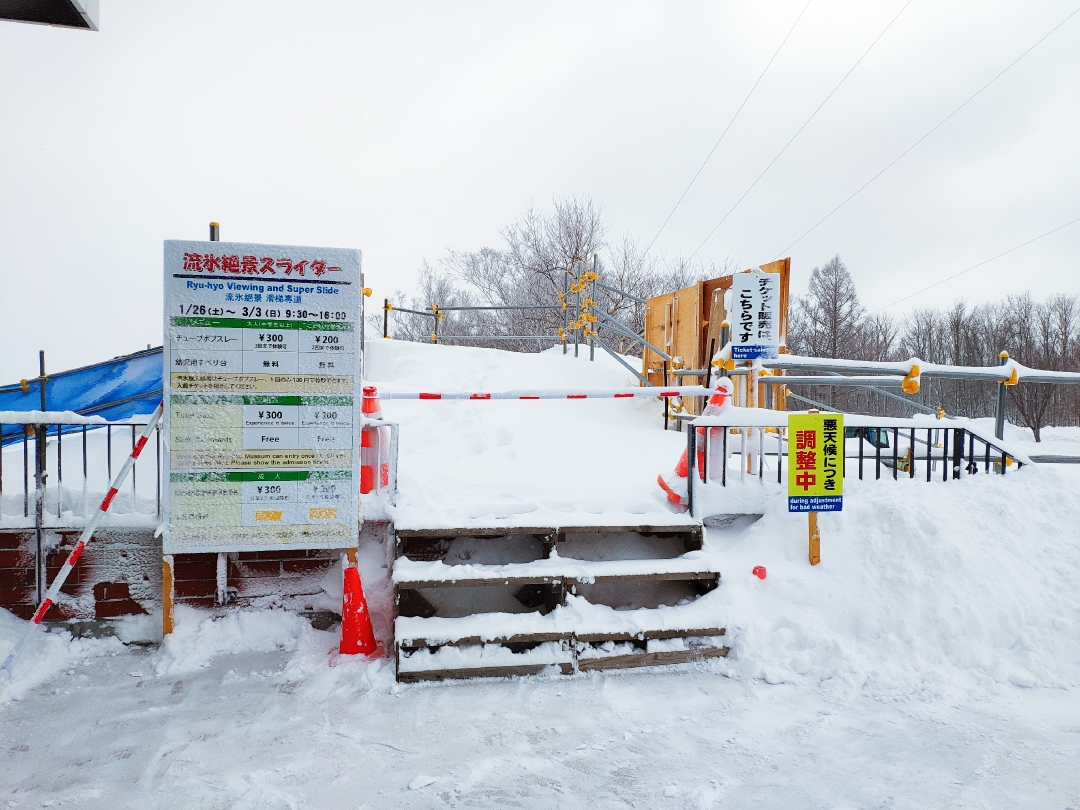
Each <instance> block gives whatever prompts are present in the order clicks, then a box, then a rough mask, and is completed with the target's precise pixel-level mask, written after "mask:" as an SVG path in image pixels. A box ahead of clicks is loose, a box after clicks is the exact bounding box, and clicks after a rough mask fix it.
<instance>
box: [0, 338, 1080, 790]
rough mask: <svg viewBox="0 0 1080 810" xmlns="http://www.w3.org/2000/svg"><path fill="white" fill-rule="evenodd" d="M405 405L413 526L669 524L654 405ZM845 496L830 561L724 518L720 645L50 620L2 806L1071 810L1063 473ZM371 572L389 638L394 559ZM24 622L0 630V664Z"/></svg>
mask: <svg viewBox="0 0 1080 810" xmlns="http://www.w3.org/2000/svg"><path fill="white" fill-rule="evenodd" d="M368 363H369V376H371V377H372V378H373V379H375V380H377V381H378V383H379V384H380V385H381V386H382V385H385V386H388V387H389V386H401V387H402V389H403V390H404V389H405V388H406V387H415V388H420V387H423V388H425V389H429V390H430V389H432V388H435V387H436V386H445V387H447V388H449V386H450V384H451V383H453V384H454V388H455V389H456V390H462V389H465V388H477V387H481V386H483V387H484V388H485V389H487V390H493V389H496V388H503V387H506V388H509V387H512V386H514V387H523V386H524V384H525V383H526V381H527V382H528V384H529V385H532V386H534V387H535V386H538V385H543V384H554V383H555V382H558V383H559V384H560V385H564V386H565V385H577V384H584V383H589V384H590V385H591V386H592V387H598V386H600V385H607V384H620V385H621V384H625V378H624V377H622V378H618V379H617V380H616V379H615V378H616V377H617V375H618V374H620V373H622V374H625V372H619V371H618V370H617V369H616V368H612V367H611V366H610V365H603V364H601V361H600V360H599V359H598V360H597V363H595V364H591V365H590V364H589V363H588V361H587V359H586V360H584V361H582V360H581V359H579V360H577V361H575V360H573V359H572V358H563V357H562V356H561V355H555V354H548V355H540V356H525V357H522V356H520V355H512V354H509V353H504V352H497V351H483V350H477V349H461V348H449V347H429V346H416V345H413V344H392V345H390V344H383V343H382V342H381V341H379V342H377V343H376V344H375V346H374V347H373V350H372V351H370V352H369V354H368ZM560 368H561V369H563V372H564V374H563V376H560V371H559V370H560ZM545 380H550V381H552V382H551V383H545V382H544V381H545ZM496 405H499V406H500V407H502V408H503V410H501V411H496V410H491V411H488V410H484V409H488V408H492V409H493V408H494V406H496ZM392 406H393V410H391V407H388V406H387V405H384V411H385V413H386V416H387V418H388V419H392V420H396V421H400V422H401V424H402V430H403V433H402V480H403V488H402V494H403V495H405V494H406V493H407V492H408V493H412V492H421V491H422V493H423V495H422V496H420V495H417V496H415V497H416V501H415V502H413V501H412V500H411V499H412V497H414V496H413V495H410V496H409V497H410V501H409V502H408V503H404V504H401V505H400V506H399V509H400V510H401V512H400V514H402V515H408V516H411V518H412V519H415V520H417V521H419V520H421V519H422V518H423V516H424V515H425V514H428V515H432V516H435V517H436V518H438V519H442V520H451V519H455V517H456V516H457V515H459V514H462V511H461V510H462V509H463V508H464V509H465V510H466V511H468V510H472V512H474V513H476V517H475V518H473V519H475V520H477V521H481V520H488V521H490V520H496V519H500V518H499V517H498V516H499V515H507V517H505V518H501V519H504V520H512V519H517V518H516V517H515V515H518V514H521V515H522V516H523V517H522V518H521V519H522V520H525V517H524V515H526V514H535V513H542V514H543V515H544V516H545V519H547V517H551V518H552V519H555V518H558V519H559V521H560V522H563V521H564V518H563V516H564V515H567V514H569V515H571V516H573V521H574V523H580V522H582V520H581V518H582V516H583V515H588V514H593V513H590V512H587V511H585V510H584V508H583V504H586V505H587V504H590V503H591V504H592V505H593V506H594V507H595V508H596V509H598V510H599V511H598V512H596V513H595V514H596V515H597V516H599V519H603V517H604V516H605V514H606V513H607V510H608V509H609V508H610V509H611V514H615V515H619V516H620V517H619V519H620V520H624V519H625V516H626V515H631V514H637V513H635V512H633V511H632V510H634V509H642V510H645V512H646V513H648V514H655V515H658V516H659V515H661V514H666V515H667V516H668V518H669V519H671V518H676V517H677V516H674V515H671V514H670V513H664V512H660V511H657V510H658V509H662V508H663V504H662V503H661V502H660V501H658V500H656V499H654V498H653V492H652V490H653V489H655V488H656V487H655V479H656V475H657V473H658V472H661V471H664V472H666V471H668V470H670V468H671V466H673V464H674V461H675V459H676V458H677V455H678V453H679V452H680V450H681V448H682V447H683V446H685V445H684V443H683V441H684V439H685V434H678V433H670V434H664V433H663V431H662V430H660V413H661V412H660V410H659V408H660V406H659V405H658V403H653V402H649V401H637V400H635V401H620V402H602V401H601V402H588V401H585V402H580V401H577V402H568V403H543V402H540V403H536V402H523V403H505V404H504V403H439V402H433V403H410V402H400V403H399V402H395V403H392ZM545 406H546V409H545ZM601 406H604V407H601ZM423 408H427V409H428V410H427V411H423V410H422V409H423ZM454 409H457V410H454ZM521 414H526V416H522V415H521ZM500 430H503V431H506V433H505V434H500V433H499V431H500ZM507 434H508V435H509V437H510V438H509V440H507V441H505V442H502V440H501V439H500V438H499V436H500V435H502V436H503V437H505V436H506V435H507ZM567 434H569V436H570V439H572V440H573V441H568V442H567V445H566V446H565V447H564V446H563V445H560V444H559V443H558V442H557V441H555V440H554V439H552V438H551V437H552V436H556V437H557V436H566V435H567ZM1052 436H1053V440H1054V441H1055V442H1059V443H1061V444H1063V445H1064V444H1076V445H1080V431H1068V430H1060V431H1055V432H1053V434H1052ZM583 437H594V440H590V442H589V443H588V444H587V446H583V445H582V439H583ZM1009 438H1012V439H1014V440H1021V439H1022V438H1023V437H1022V436H1021V435H1020V432H1019V431H1016V432H1015V434H1013V433H1011V434H1010V436H1009ZM556 449H557V450H558V451H559V452H556ZM1028 449H1029V452H1031V447H1030V445H1028ZM562 451H565V459H564V457H563V456H562V455H561V453H562ZM564 461H565V464H564ZM552 470H556V471H561V475H563V476H564V477H562V478H560V477H551V476H550V475H549V473H551V471H552ZM444 477H445V480H443V479H444ZM406 479H408V480H409V481H411V482H413V483H412V484H410V488H409V489H406V487H405V485H404V482H405V481H406ZM612 482H614V483H612ZM846 485H847V486H846V489H847V491H846V492H845V499H844V511H843V512H841V513H831V514H824V515H822V516H821V518H820V526H821V534H822V562H821V564H820V565H818V566H815V567H811V566H810V565H809V564H808V562H807V559H806V532H807V529H806V517H805V515H797V514H791V513H788V512H787V511H786V504H785V503H784V500H783V498H782V496H774V497H767V498H764V499H763V500H762V502H763V504H764V505H763V508H762V509H761V510H760V512H762V513H763V514H762V515H761V517H760V518H758V517H756V516H744V517H734V518H725V519H722V520H717V521H710V523H709V524H708V528H707V530H706V531H707V540H708V544H709V548H710V553H711V554H713V555H715V559H716V560H717V562H718V566H719V568H720V570H721V572H722V579H721V584H720V587H719V588H718V589H717V590H715V591H713V592H712V593H710V594H709V595H708V596H707V597H705V598H703V599H701V600H699V601H698V602H695V603H691V605H689V607H693V608H694V610H695V611H697V612H698V613H700V614H701V615H695V617H694V622H695V623H701V624H703V625H704V624H709V623H711V624H714V625H715V626H717V627H724V628H726V630H727V633H726V635H725V636H724V639H723V642H724V643H725V644H728V645H730V647H731V654H730V656H729V658H727V659H714V660H710V661H707V662H702V663H697V664H687V665H682V666H675V667H664V668H658V669H653V670H629V671H625V672H606V673H592V674H582V675H576V676H562V675H555V674H547V673H545V674H542V675H539V676H534V677H530V678H523V679H506V680H486V681H473V682H461V683H444V684H420V685H399V684H397V683H395V679H394V670H393V664H392V661H391V660H390V659H388V658H377V659H374V660H372V661H365V660H359V659H354V658H349V657H343V656H339V655H338V654H337V652H336V650H337V643H338V635H337V632H336V628H332V629H331V630H330V631H318V630H314V629H312V628H311V626H310V625H309V624H308V623H307V622H306V621H305V620H303V619H301V618H299V617H297V616H296V615H295V614H292V613H289V612H286V611H281V610H249V611H238V612H232V613H229V614H227V615H225V616H222V617H218V618H215V617H214V616H212V615H211V614H209V613H206V612H199V611H195V610H191V609H188V610H181V611H180V612H178V616H177V618H178V626H177V630H176V632H175V633H174V634H173V635H171V636H170V637H169V638H168V640H167V641H166V642H165V643H164V644H161V645H160V646H135V645H125V644H124V643H122V640H124V641H132V640H135V639H138V638H140V637H144V638H150V639H152V638H153V636H154V627H155V622H156V621H157V619H158V617H149V618H147V617H138V619H136V620H133V621H132V622H129V623H127V624H126V625H125V626H124V627H123V628H122V632H121V634H120V636H121V638H112V639H103V640H85V639H73V638H70V637H69V636H68V634H67V633H66V632H63V631H53V632H49V633H46V632H44V631H39V632H38V633H37V637H36V638H35V640H34V642H33V644H31V646H30V647H29V649H28V651H27V654H26V655H25V657H24V658H23V659H22V660H21V661H20V662H19V664H18V665H17V666H16V667H15V671H14V675H13V678H12V679H11V680H10V681H5V682H0V735H2V739H0V750H2V751H4V758H5V767H4V769H3V770H2V772H0V788H2V790H0V806H4V805H3V804H2V803H3V802H6V803H7V804H6V806H8V807H13V808H22V807H41V806H77V807H90V808H98V807H100V808H116V807H138V808H147V807H150V808H157V807H161V808H172V807H176V808H189V807H237V808H278V807H280V808H339V807H340V808H350V809H352V808H361V807H369V808H375V807H380V808H382V807H386V808H392V807H393V808H396V807H418V808H427V807H490V808H503V807H530V808H531V807H552V808H554V807H559V808H566V807H581V808H595V807H634V806H636V807H672V808H720V807H767V808H794V807H798V808H837V807H841V808H864V807H873V808H925V807H977V808H1017V807H1020V808H1062V809H1064V808H1074V809H1075V808H1080V776H1078V769H1077V763H1078V762H1080V499H1078V498H1077V497H1076V493H1077V491H1078V487H1080V469H1077V467H1075V466H1071V465H1059V466H1050V465H1041V466H1040V465H1025V467H1024V468H1023V469H1022V470H1018V471H1011V472H1010V473H1009V474H1008V475H1007V476H1004V477H1002V476H994V475H984V474H980V475H976V476H971V477H965V478H964V479H962V480H960V481H949V482H942V481H934V482H932V483H927V482H925V481H919V480H908V479H903V478H902V479H900V480H899V481H893V480H892V479H891V478H888V477H886V478H883V479H882V480H880V481H874V480H867V481H863V482H859V481H857V480H852V479H849V480H848V481H847V482H846ZM459 501H460V502H464V503H467V504H470V505H469V506H467V507H461V506H459V505H458V502H459ZM424 504H427V506H424ZM528 504H535V510H533V512H532V513H528V512H517V511H513V510H516V509H518V507H522V506H524V505H528ZM553 504H554V505H553ZM425 510H429V511H425ZM481 510H482V511H481ZM538 522H539V521H538ZM567 522H568V521H567ZM637 522H644V521H641V520H638V521H637ZM540 525H543V524H542V523H541V524H540ZM360 565H361V574H362V577H363V579H364V583H365V588H366V591H367V594H368V598H369V601H370V604H371V608H372V612H373V614H374V618H375V620H376V629H377V633H379V634H380V635H381V637H382V642H383V644H384V645H385V646H386V647H387V648H390V645H391V639H390V638H389V637H388V635H387V634H388V629H389V627H390V617H391V614H392V604H391V599H390V594H391V588H390V585H389V576H390V572H389V570H388V568H387V558H386V554H385V553H384V552H383V550H382V549H380V548H377V547H366V548H363V549H361V555H360ZM759 565H760V566H764V567H765V568H766V570H767V576H766V578H765V579H764V580H760V579H758V578H757V577H756V576H753V575H752V574H751V570H752V569H753V568H754V566H759ZM326 588H327V590H328V592H331V591H335V590H338V589H340V584H339V583H337V581H336V580H335V578H334V577H333V576H330V577H328V578H327V583H326ZM338 592H339V590H338ZM333 595H334V594H331V596H333ZM571 607H572V608H574V609H575V610H582V611H585V613H586V614H588V613H589V607H588V606H586V605H578V604H576V603H572V604H571ZM622 613H624V614H625V615H624V616H622V617H620V618H621V620H623V621H624V623H626V624H628V625H629V626H637V625H640V626H642V627H644V626H645V623H646V622H647V621H649V620H646V619H644V618H642V619H640V621H639V620H637V619H635V614H634V612H633V611H624V612H622ZM586 618H589V616H588V615H586ZM596 618H597V621H602V622H605V623H606V622H607V621H608V619H609V618H610V617H600V616H597V617H596ZM514 621H515V622H519V623H522V624H523V625H527V624H528V623H529V622H532V621H534V619H532V618H520V617H518V618H515V620H514ZM651 621H661V620H660V619H658V618H656V617H655V615H654V616H653V618H652V619H651ZM509 624H512V623H509ZM509 624H508V626H509ZM25 627H26V624H25V623H24V622H21V621H18V620H16V619H14V618H12V617H11V616H10V615H8V614H2V615H0V655H2V654H3V653H4V652H5V650H6V649H7V648H8V647H9V646H10V644H12V643H13V642H14V640H15V639H16V638H17V637H18V635H19V634H20V633H21V632H23V631H24V629H25ZM428 627H429V628H434V629H438V628H437V627H436V626H435V625H428ZM481 632H483V633H487V632H492V629H491V628H487V629H482V631H481ZM553 653H554V651H553V650H542V651H541V652H539V653H537V654H536V657H537V662H538V663H547V662H549V661H550V662H552V663H555V662H557V661H558V656H557V655H555V654H553ZM556 669H557V668H556V667H550V668H549V670H548V671H547V672H548V673H553V671H554V670H556Z"/></svg>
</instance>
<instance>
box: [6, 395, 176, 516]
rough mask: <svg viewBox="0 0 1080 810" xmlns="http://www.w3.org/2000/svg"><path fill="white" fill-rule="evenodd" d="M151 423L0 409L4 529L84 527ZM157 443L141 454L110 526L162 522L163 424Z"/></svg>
mask: <svg viewBox="0 0 1080 810" xmlns="http://www.w3.org/2000/svg"><path fill="white" fill-rule="evenodd" d="M148 418H149V417H142V418H141V419H140V417H138V416H135V417H132V418H130V419H127V420H124V421H121V422H108V421H106V420H105V419H103V418H101V417H99V416H81V415H79V414H77V413H72V412H69V411H18V412H15V411H3V412H0V429H2V428H3V427H7V428H9V430H7V431H4V433H3V436H4V439H3V446H2V447H0V527H2V528H18V529H34V528H36V529H38V530H42V529H47V530H50V531H52V530H57V529H77V528H82V527H84V526H85V525H86V524H87V522H88V521H89V520H90V519H91V518H92V517H93V513H94V511H95V509H94V506H95V504H96V503H97V502H98V500H100V498H101V497H102V496H103V495H104V493H105V492H106V491H107V490H108V488H109V486H110V482H111V480H112V476H113V473H114V471H115V470H119V469H120V466H121V465H122V464H123V462H124V460H125V459H126V458H127V456H128V455H129V454H130V453H131V451H132V449H133V448H134V447H135V442H136V440H137V435H138V433H139V432H140V431H141V429H142V428H144V427H145V426H146V424H147V419H148ZM12 426H18V430H17V431H11V430H10V428H11V427H12ZM152 443H153V445H154V452H153V453H149V452H147V453H145V454H144V455H143V456H142V457H141V459H140V462H139V464H138V465H137V466H136V467H135V468H134V469H133V470H132V473H131V478H130V480H129V482H128V483H127V485H126V486H125V487H124V491H123V492H122V493H119V495H118V497H117V498H116V499H115V500H114V502H113V508H112V509H111V510H110V512H109V517H108V523H109V525H111V526H124V527H140V528H145V527H156V526H157V525H158V523H159V522H160V517H161V452H162V448H161V426H160V424H159V425H157V426H156V427H155V429H154V434H153V437H152ZM148 449H149V448H148Z"/></svg>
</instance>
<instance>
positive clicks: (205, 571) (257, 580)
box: [173, 550, 342, 609]
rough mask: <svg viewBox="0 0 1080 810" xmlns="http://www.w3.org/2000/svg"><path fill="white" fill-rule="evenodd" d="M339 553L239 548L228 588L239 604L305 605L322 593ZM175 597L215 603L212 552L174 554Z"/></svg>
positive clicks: (205, 604) (185, 601) (207, 604)
mask: <svg viewBox="0 0 1080 810" xmlns="http://www.w3.org/2000/svg"><path fill="white" fill-rule="evenodd" d="M341 554H342V552H340V551H330V550H308V551H303V550H301V551H241V552H234V553H231V554H229V588H230V589H234V593H235V604H237V605H238V606H241V607H246V606H251V605H258V604H266V603H281V604H285V606H287V607H296V608H298V609H309V608H310V607H311V605H310V604H305V602H310V599H305V597H313V596H317V595H318V594H319V593H320V592H321V591H322V586H321V585H320V584H319V583H320V580H321V579H322V577H323V576H325V574H326V572H327V571H328V570H329V569H330V567H331V566H332V565H334V563H336V562H337V561H338V560H340V559H341ZM173 582H174V590H175V592H176V599H177V601H178V602H180V603H182V604H188V605H193V606H195V607H213V606H214V604H215V596H216V593H217V555H216V554H177V555H175V556H174V557H173Z"/></svg>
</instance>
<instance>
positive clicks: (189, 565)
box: [0, 530, 343, 621]
mask: <svg viewBox="0 0 1080 810" xmlns="http://www.w3.org/2000/svg"><path fill="white" fill-rule="evenodd" d="M78 537H79V533H78V532H77V531H70V532H68V531H65V532H62V533H60V543H59V547H58V548H57V549H55V550H54V551H52V552H50V553H49V554H48V557H47V558H46V567H47V576H48V579H47V582H52V581H53V578H54V577H55V576H56V574H57V573H58V572H59V570H60V567H61V566H62V565H63V564H64V561H65V560H66V559H67V557H68V554H69V553H70V552H71V549H72V548H73V547H74V545H75V542H76V541H77V540H78ZM34 544H35V537H34V532H33V531H0V607H3V608H6V609H7V610H10V611H11V612H12V613H14V614H15V615H17V616H19V617H21V618H24V619H28V618H30V616H32V615H33V613H34V607H35V602H34V597H35V592H34ZM342 553H343V552H341V551H334V550H309V551H272V552H269V551H258V552H238V553H232V554H229V568H228V572H229V580H228V584H229V587H230V588H231V589H234V590H233V592H234V594H235V600H234V603H235V604H236V605H237V606H239V607H245V606H252V605H267V606H269V605H280V606H283V607H288V608H292V609H296V610H307V609H311V608H312V603H313V601H314V597H317V596H318V595H319V594H320V593H322V586H321V580H322V577H323V576H325V574H326V572H327V571H328V570H329V569H330V568H331V567H332V566H333V565H334V564H335V563H336V562H337V561H338V560H340V559H341V554H342ZM173 578H174V583H175V591H176V601H177V603H179V604H188V605H192V606H195V607H207V608H209V607H214V606H215V594H216V591H217V555H216V554H177V555H175V557H174V565H173ZM61 593H62V595H63V597H64V598H63V599H62V600H61V601H60V602H59V603H58V604H56V605H54V606H53V607H52V608H50V609H49V612H48V613H47V614H46V616H45V620H46V621H63V620H66V619H111V618H115V617H117V616H126V615H133V614H138V613H148V612H150V611H154V610H159V609H160V607H161V539H160V538H155V537H154V535H153V532H151V531H116V530H103V531H102V532H100V533H99V534H95V535H94V539H93V542H91V543H90V544H89V545H88V546H87V547H86V551H85V552H84V553H83V555H82V556H81V557H80V558H79V562H78V563H77V564H76V566H75V568H74V569H73V570H72V572H71V575H70V576H69V577H68V580H67V582H66V583H65V585H64V587H63V588H62V589H61Z"/></svg>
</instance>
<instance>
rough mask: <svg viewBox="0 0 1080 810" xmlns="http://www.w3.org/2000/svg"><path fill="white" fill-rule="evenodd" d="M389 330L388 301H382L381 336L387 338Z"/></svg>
mask: <svg viewBox="0 0 1080 810" xmlns="http://www.w3.org/2000/svg"><path fill="white" fill-rule="evenodd" d="M389 329H390V299H389V298H384V299H383V300H382V336H383V337H388V336H389Z"/></svg>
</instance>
